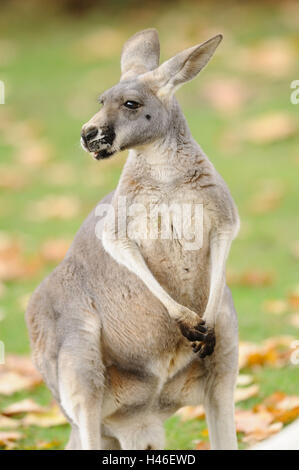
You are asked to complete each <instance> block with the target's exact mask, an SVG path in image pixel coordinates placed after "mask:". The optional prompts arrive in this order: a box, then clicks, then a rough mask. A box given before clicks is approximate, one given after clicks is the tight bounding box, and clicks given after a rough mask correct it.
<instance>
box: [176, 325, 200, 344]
mask: <svg viewBox="0 0 299 470" xmlns="http://www.w3.org/2000/svg"><path fill="white" fill-rule="evenodd" d="M179 327H180V330H181V333H182V335H183V336H185V337H186V338H187V339H188V340H189V341H204V340H205V338H206V328H204V329H203V327H202V326H199V325H197V326H196V327H195V328H188V327H187V326H186V325H184V324H183V323H179Z"/></svg>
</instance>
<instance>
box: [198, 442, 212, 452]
mask: <svg viewBox="0 0 299 470" xmlns="http://www.w3.org/2000/svg"><path fill="white" fill-rule="evenodd" d="M210 449H211V446H210V443H209V442H207V441H197V443H196V446H195V450H210Z"/></svg>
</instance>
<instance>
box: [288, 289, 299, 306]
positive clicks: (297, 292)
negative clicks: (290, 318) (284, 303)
mask: <svg viewBox="0 0 299 470" xmlns="http://www.w3.org/2000/svg"><path fill="white" fill-rule="evenodd" d="M288 302H289V304H290V306H291V307H292V308H294V309H297V308H299V286H296V287H295V289H293V290H292V291H291V292H290V293H289V295H288Z"/></svg>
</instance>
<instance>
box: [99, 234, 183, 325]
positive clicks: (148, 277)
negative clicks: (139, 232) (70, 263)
mask: <svg viewBox="0 0 299 470" xmlns="http://www.w3.org/2000/svg"><path fill="white" fill-rule="evenodd" d="M102 242H103V246H104V248H105V250H106V251H107V253H109V254H110V255H111V256H112V257H113V258H114V259H115V260H116V261H117V262H118V263H120V264H122V265H123V266H125V267H126V268H127V269H129V271H131V272H132V273H134V274H135V275H136V276H137V277H138V278H139V279H141V280H142V282H143V283H144V284H145V285H146V287H147V288H148V289H149V290H150V291H151V292H152V294H153V295H154V296H155V297H157V298H158V299H159V300H160V302H161V303H162V304H163V305H164V307H165V308H166V309H167V310H168V312H169V314H170V316H172V317H173V318H175V316H176V315H175V312H176V310H177V309H175V308H174V307H175V306H177V303H176V302H175V300H174V299H172V297H171V296H170V295H169V294H168V293H167V292H166V291H165V290H164V289H163V287H162V286H161V285H160V284H159V282H158V281H157V280H156V278H155V277H154V275H153V274H152V273H151V271H150V270H149V268H148V266H147V264H146V262H145V260H144V258H143V256H142V254H141V253H140V251H139V248H138V246H137V245H136V243H135V242H134V241H132V240H129V239H125V240H112V239H111V238H109V235H108V234H107V233H105V232H104V233H103V237H102Z"/></svg>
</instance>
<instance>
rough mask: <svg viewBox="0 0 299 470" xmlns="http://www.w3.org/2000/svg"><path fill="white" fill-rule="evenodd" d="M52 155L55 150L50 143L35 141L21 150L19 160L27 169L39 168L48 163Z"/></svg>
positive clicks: (18, 155)
mask: <svg viewBox="0 0 299 470" xmlns="http://www.w3.org/2000/svg"><path fill="white" fill-rule="evenodd" d="M52 154H53V150H52V147H51V146H50V144H49V143H48V142H45V141H33V142H29V143H28V144H27V145H24V146H22V147H21V148H20V149H19V151H18V153H17V160H18V161H19V162H20V163H21V164H23V165H26V167H28V166H29V167H34V168H36V167H37V168H38V167H40V166H42V165H44V164H45V163H46V162H48V160H49V159H50V158H51V156H52Z"/></svg>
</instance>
